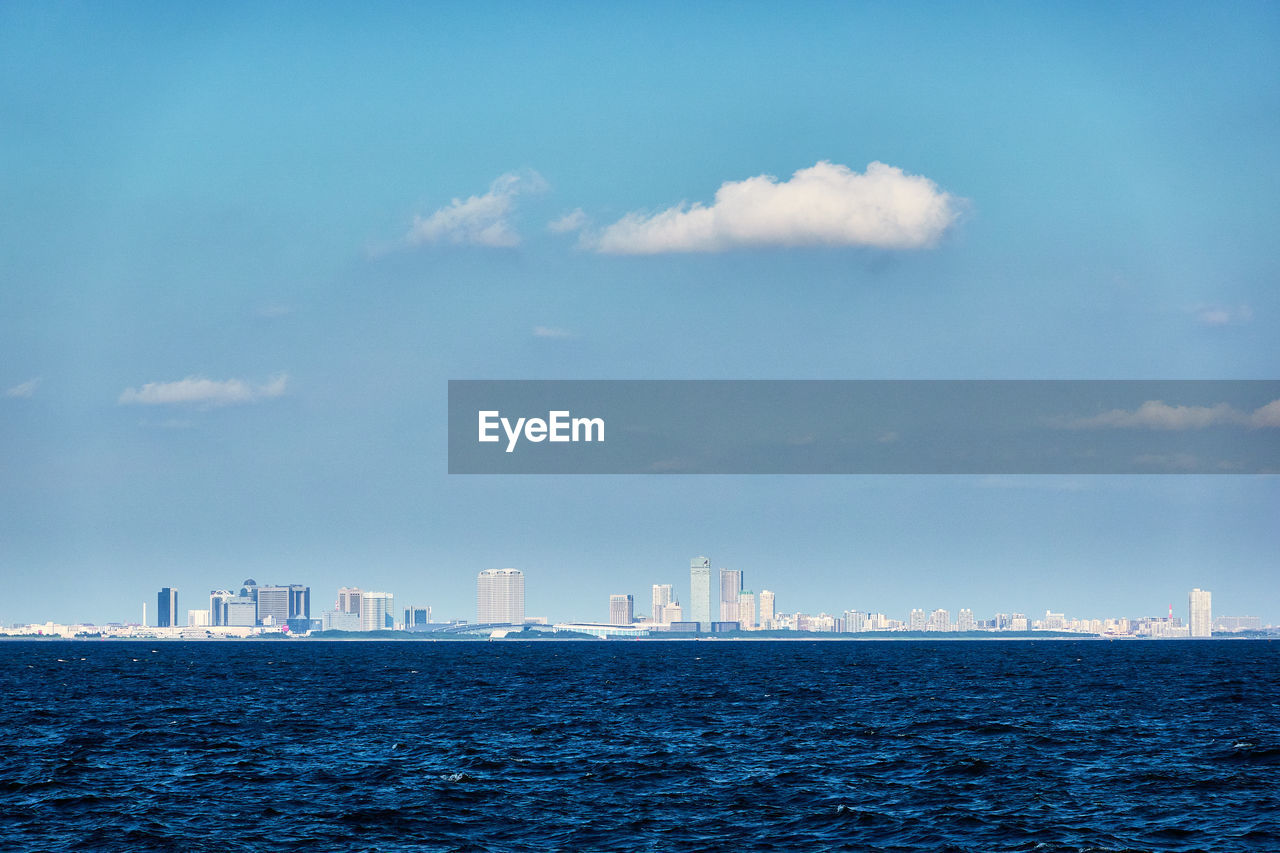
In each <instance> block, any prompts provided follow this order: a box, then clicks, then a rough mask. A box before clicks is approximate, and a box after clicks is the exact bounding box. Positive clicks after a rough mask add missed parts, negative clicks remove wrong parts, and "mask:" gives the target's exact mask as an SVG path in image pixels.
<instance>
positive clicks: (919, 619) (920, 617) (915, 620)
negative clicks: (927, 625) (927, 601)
mask: <svg viewBox="0 0 1280 853" xmlns="http://www.w3.org/2000/svg"><path fill="white" fill-rule="evenodd" d="M907 625H909V626H910V628H911V630H912V631H923V630H924V611H923V610H921V609H920V608H919V607H913V608H912V609H911V619H910V621H908V622H907Z"/></svg>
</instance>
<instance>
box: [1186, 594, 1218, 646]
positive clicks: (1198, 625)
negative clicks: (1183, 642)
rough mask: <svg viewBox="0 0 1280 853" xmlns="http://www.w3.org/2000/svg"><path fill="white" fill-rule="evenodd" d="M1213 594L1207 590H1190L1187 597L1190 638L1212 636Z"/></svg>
mask: <svg viewBox="0 0 1280 853" xmlns="http://www.w3.org/2000/svg"><path fill="white" fill-rule="evenodd" d="M1212 599H1213V594H1212V593H1210V592H1209V590H1207V589H1200V588H1199V587H1197V588H1196V589H1193V590H1191V595H1189V596H1188V597H1187V610H1188V612H1189V616H1190V617H1191V626H1190V627H1191V632H1190V633H1191V636H1193V637H1212V636H1213V606H1212V604H1213V602H1212Z"/></svg>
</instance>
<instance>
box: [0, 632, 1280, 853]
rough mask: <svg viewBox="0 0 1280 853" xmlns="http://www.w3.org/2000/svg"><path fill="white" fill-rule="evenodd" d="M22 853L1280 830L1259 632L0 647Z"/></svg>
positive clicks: (1275, 720)
mask: <svg viewBox="0 0 1280 853" xmlns="http://www.w3.org/2000/svg"><path fill="white" fill-rule="evenodd" d="M0 697H2V698H0V738H2V740H0V743H3V753H2V755H3V757H2V758H0V848H2V849H5V850H67V849H74V850H174V851H179V850H181V851H192V850H197V851H198V850H245V851H250V850H252V851H259V850H291V849H301V848H304V847H306V848H309V849H313V850H325V851H327V850H476V851H480V850H573V851H579V850H581V851H587V850H609V851H621V850H662V851H666V850H706V851H721V850H741V851H757V850H797V849H801V850H966V851H967V850H973V851H998V850H1011V851H1012V850H1045V851H1054V850H1070V851H1074V850H1078V851H1084V850H1117V851H1118V850H1128V851H1133V850H1206V851H1233V850H1272V851H1274V850H1280V645H1277V644H1273V643H1266V642H1231V641H1208V642H1165V643H1143V642H1127V643H1106V642H1097V641H1095V642H986V643H975V642H968V643H966V642H939V643H929V642H854V643H832V642H827V643H817V642H758V643H748V642H737V643H735V642H726V641H720V642H696V643H690V642H685V643H642V642H608V643H605V642H594V643H591V642H584V643H558V642H543V643H515V642H508V643H501V642H495V643H486V642H475V643H465V642H456V643H430V642H401V643H377V642H369V643H361V642H353V643H326V642H319V641H315V642H313V641H301V642H299V641H292V642H278V643H276V642H205V643H124V642H0Z"/></svg>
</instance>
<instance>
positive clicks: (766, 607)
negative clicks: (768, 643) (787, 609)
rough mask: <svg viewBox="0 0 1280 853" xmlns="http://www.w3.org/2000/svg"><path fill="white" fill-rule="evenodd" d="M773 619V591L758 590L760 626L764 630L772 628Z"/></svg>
mask: <svg viewBox="0 0 1280 853" xmlns="http://www.w3.org/2000/svg"><path fill="white" fill-rule="evenodd" d="M774 619H775V616H774V603H773V591H772V590H768V589H762V590H760V627H761V628H763V629H764V630H766V631H768V630H770V629H772V628H773V622H774Z"/></svg>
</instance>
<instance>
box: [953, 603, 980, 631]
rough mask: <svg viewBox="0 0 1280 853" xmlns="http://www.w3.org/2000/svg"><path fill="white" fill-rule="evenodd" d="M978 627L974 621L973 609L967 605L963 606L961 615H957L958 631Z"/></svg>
mask: <svg viewBox="0 0 1280 853" xmlns="http://www.w3.org/2000/svg"><path fill="white" fill-rule="evenodd" d="M977 627H978V625H977V623H976V622H974V621H973V611H972V610H970V609H969V608H967V607H964V608H961V610H960V615H958V616H957V617H956V630H957V631H973V630H975V629H976V628H977Z"/></svg>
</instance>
